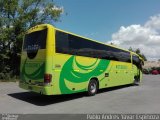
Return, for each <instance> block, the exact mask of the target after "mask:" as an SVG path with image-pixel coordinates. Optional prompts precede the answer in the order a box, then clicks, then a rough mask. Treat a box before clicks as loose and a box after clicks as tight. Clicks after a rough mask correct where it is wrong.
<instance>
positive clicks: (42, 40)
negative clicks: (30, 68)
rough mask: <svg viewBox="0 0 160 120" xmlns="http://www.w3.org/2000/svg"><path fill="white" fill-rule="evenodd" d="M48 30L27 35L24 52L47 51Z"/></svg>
mask: <svg viewBox="0 0 160 120" xmlns="http://www.w3.org/2000/svg"><path fill="white" fill-rule="evenodd" d="M46 37H47V29H44V30H41V31H36V32H32V33H29V34H26V35H25V39H24V45H23V50H25V51H27V52H32V51H36V50H38V49H45V47H46Z"/></svg>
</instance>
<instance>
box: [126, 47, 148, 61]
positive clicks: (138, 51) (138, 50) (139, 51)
mask: <svg viewBox="0 0 160 120" xmlns="http://www.w3.org/2000/svg"><path fill="white" fill-rule="evenodd" d="M128 50H129V51H132V52H135V53H137V54H138V55H139V56H140V57H142V58H143V60H144V61H147V58H146V56H145V55H144V54H143V53H141V50H140V49H139V48H137V49H136V50H133V49H132V47H130V48H129V49H128Z"/></svg>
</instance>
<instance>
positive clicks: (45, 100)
mask: <svg viewBox="0 0 160 120" xmlns="http://www.w3.org/2000/svg"><path fill="white" fill-rule="evenodd" d="M130 86H132V85H123V86H118V87H111V88H105V89H101V90H99V91H98V93H97V94H101V93H104V92H106V93H107V92H111V91H114V90H118V89H122V88H126V87H130ZM8 95H9V96H11V97H13V98H15V99H19V100H22V101H25V102H28V103H31V104H34V105H37V106H46V105H50V104H56V103H61V102H66V101H70V100H74V99H78V98H82V97H87V94H86V93H85V92H82V93H75V94H68V95H53V96H45V95H40V94H37V93H33V92H21V93H12V94H8Z"/></svg>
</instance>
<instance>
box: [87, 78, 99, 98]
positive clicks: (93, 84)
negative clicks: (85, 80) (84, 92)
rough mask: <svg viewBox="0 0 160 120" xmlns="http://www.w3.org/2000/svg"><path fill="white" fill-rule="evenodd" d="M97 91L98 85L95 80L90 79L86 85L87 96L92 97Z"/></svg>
mask: <svg viewBox="0 0 160 120" xmlns="http://www.w3.org/2000/svg"><path fill="white" fill-rule="evenodd" d="M97 90H98V83H97V81H96V80H95V79H91V80H90V82H89V84H88V95H89V96H94V95H95V94H96V93H97Z"/></svg>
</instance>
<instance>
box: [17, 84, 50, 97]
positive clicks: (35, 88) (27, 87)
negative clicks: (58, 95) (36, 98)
mask: <svg viewBox="0 0 160 120" xmlns="http://www.w3.org/2000/svg"><path fill="white" fill-rule="evenodd" d="M19 87H20V88H23V89H25V90H29V91H32V92H36V93H40V94H42V95H53V86H38V85H31V84H27V83H21V82H19Z"/></svg>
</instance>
